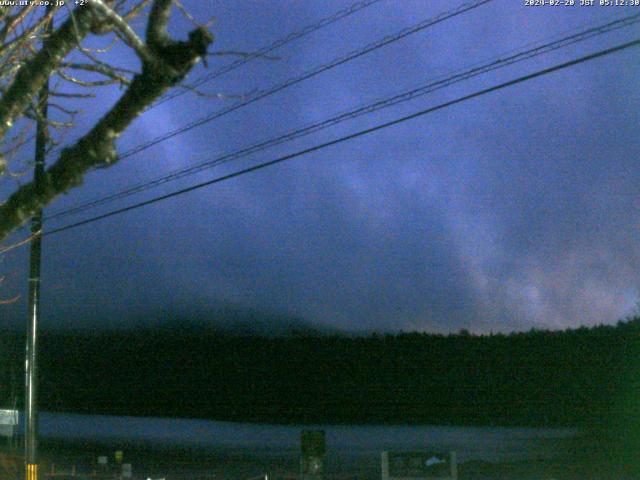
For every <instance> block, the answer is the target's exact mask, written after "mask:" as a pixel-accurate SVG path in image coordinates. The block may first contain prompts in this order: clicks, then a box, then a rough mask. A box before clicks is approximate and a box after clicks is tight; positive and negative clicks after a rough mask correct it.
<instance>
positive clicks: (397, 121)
mask: <svg viewBox="0 0 640 480" xmlns="http://www.w3.org/2000/svg"><path fill="white" fill-rule="evenodd" d="M638 45H640V39H636V40H633V41H631V42H627V43H624V44H621V45H617V46H615V47H612V48H608V49H605V50H600V51H598V52H595V53H592V54H589V55H586V56H583V57H580V58H577V59H575V60H571V61H568V62H564V63H561V64H558V65H554V66H552V67H548V68H545V69H543V70H539V71H537V72H534V73H531V74H528V75H524V76H521V77H518V78H516V79H514V80H510V81H508V82H504V83H500V84H498V85H495V86H493V87H489V88H485V89H483V90H479V91H477V92H474V93H471V94H469V95H465V96H462V97H458V98H456V99H454V100H450V101H448V102H444V103H441V104H439V105H436V106H434V107H430V108H427V109H425V110H421V111H419V112H416V113H412V114H410V115H406V116H403V117H400V118H398V119H395V120H391V121H389V122H385V123H382V124H379V125H376V126H375V127H371V128H367V129H364V130H360V131H358V132H355V133H352V134H349V135H345V136H343V137H340V138H337V139H334V140H331V141H328V142H325V143H321V144H319V145H315V146H313V147H310V148H306V149H303V150H299V151H297V152H294V153H291V154H288V155H284V156H282V157H278V158H276V159H274V160H270V161H268V162H264V163H260V164H257V165H254V166H251V167H248V168H245V169H242V170H239V171H237V172H233V173H230V174H227V175H223V176H220V177H217V178H214V179H212V180H208V181H206V182H202V183H198V184H196V185H192V186H190V187H187V188H183V189H180V190H177V191H174V192H171V193H168V194H165V195H160V196H158V197H155V198H152V199H150V200H146V201H144V202H139V203H136V204H133V205H129V206H127V207H124V208H119V209H117V210H112V211H111V212H108V213H105V214H102V215H98V216H95V217H92V218H89V219H86V220H82V221H80V222H75V223H72V224H69V225H65V226H62V227H59V228H56V229H54V230H50V231H48V232H45V233H43V236H48V235H53V234H56V233H60V232H63V231H66V230H70V229H72V228H76V227H79V226H82V225H87V224H89V223H93V222H96V221H98V220H102V219H105V218H108V217H112V216H114V215H118V214H121V213H125V212H128V211H131V210H135V209H138V208H141V207H143V206H146V205H151V204H153V203H157V202H160V201H163V200H167V199H169V198H172V197H176V196H178V195H182V194H185V193H188V192H191V191H194V190H198V189H200V188H204V187H207V186H209V185H214V184H216V183H221V182H223V181H226V180H230V179H232V178H236V177H239V176H241V175H245V174H248V173H251V172H255V171H258V170H262V169H264V168H267V167H271V166H273V165H276V164H279V163H282V162H285V161H287V160H291V159H294V158H297V157H300V156H303V155H306V154H308V153H312V152H316V151H318V150H322V149H324V148H327V147H330V146H333V145H337V144H340V143H343V142H346V141H349V140H353V139H355V138H358V137H362V136H365V135H368V134H370V133H373V132H377V131H378V130H382V129H385V128H388V127H392V126H394V125H398V124H401V123H404V122H407V121H409V120H413V119H415V118H419V117H422V116H424V115H427V114H429V113H433V112H436V111H438V110H442V109H445V108H448V107H451V106H453V105H457V104H460V103H462V102H465V101H468V100H471V99H473V98H477V97H480V96H483V95H486V94H488V93H492V92H495V91H498V90H502V89H504V88H507V87H510V86H513V85H517V84H519V83H523V82H526V81H529V80H533V79H535V78H538V77H542V76H544V75H548V74H550V73H553V72H556V71H559V70H563V69H566V68H569V67H573V66H575V65H578V64H581V63H585V62H588V61H590V60H594V59H596V58H600V57H604V56H607V55H611V54H613V53H616V52H620V51H623V50H626V49H628V48H631V47H636V46H638Z"/></svg>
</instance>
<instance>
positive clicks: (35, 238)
mask: <svg viewBox="0 0 640 480" xmlns="http://www.w3.org/2000/svg"><path fill="white" fill-rule="evenodd" d="M51 3H53V2H51ZM52 8H53V7H52V6H51V5H49V6H47V9H46V13H45V15H48V14H49V13H50V12H51V10H52ZM52 32H53V17H52V19H51V20H50V21H49V25H48V27H47V28H46V29H45V37H44V39H43V41H42V43H43V47H42V48H46V44H47V42H48V38H47V37H48V36H49V35H50V34H51V33H52ZM48 103H49V79H47V80H46V82H45V83H44V85H43V86H42V88H41V89H40V92H39V94H38V103H37V106H36V112H37V119H36V149H35V166H34V170H33V178H34V183H35V188H36V190H38V191H40V190H41V189H42V187H43V184H42V183H43V180H44V172H45V170H44V159H45V154H46V150H47V137H48V134H47V114H48ZM41 233H42V209H41V208H40V209H38V210H37V211H36V212H35V213H34V214H33V217H32V219H31V236H32V238H31V250H30V252H29V324H28V328H27V352H26V353H27V358H26V372H25V377H26V379H25V380H26V385H25V387H26V393H25V464H26V474H27V480H38V342H37V340H38V336H37V333H38V317H39V315H40V260H41V254H42V235H41Z"/></svg>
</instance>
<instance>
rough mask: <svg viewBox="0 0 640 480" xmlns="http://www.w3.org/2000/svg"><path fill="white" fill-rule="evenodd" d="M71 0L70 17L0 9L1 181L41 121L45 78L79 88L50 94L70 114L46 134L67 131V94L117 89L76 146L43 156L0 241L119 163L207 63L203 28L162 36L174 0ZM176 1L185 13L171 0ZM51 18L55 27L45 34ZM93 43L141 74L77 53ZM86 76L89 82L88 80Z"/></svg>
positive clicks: (3, 223) (8, 212)
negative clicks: (174, 93)
mask: <svg viewBox="0 0 640 480" xmlns="http://www.w3.org/2000/svg"><path fill="white" fill-rule="evenodd" d="M50 1H52V2H55V0H50ZM59 3H62V2H59ZM76 3H80V5H78V6H77V7H76V8H74V9H73V10H67V9H66V7H64V6H62V5H60V4H56V5H55V6H53V7H52V8H50V9H48V10H46V12H47V13H46V14H45V9H44V8H43V7H42V6H40V5H39V4H37V3H32V4H30V5H27V6H20V5H19V4H18V5H15V6H2V5H0V94H1V95H2V96H1V98H0V146H2V157H0V175H2V176H3V177H5V178H8V177H11V176H12V175H15V174H16V171H15V170H16V166H17V165H18V164H19V162H18V160H17V158H16V152H19V151H20V150H21V147H22V146H23V145H24V144H25V142H26V141H27V140H28V138H29V125H30V124H33V121H34V120H37V119H38V116H39V113H38V112H39V111H40V110H39V109H38V108H37V105H36V102H37V101H38V93H39V92H40V91H41V89H42V87H43V86H44V85H45V83H46V82H47V81H48V79H50V78H58V79H59V80H60V82H61V84H62V85H65V84H66V85H68V84H73V85H74V86H77V88H74V89H71V91H70V92H66V93H65V92H63V91H61V89H60V88H58V87H54V88H53V89H52V91H51V106H52V107H53V108H56V109H57V110H58V112H59V113H60V114H61V115H62V116H63V117H65V116H66V117H68V118H67V120H59V119H56V120H47V125H48V127H49V129H50V130H52V131H55V130H57V131H61V130H64V129H66V128H69V127H70V126H71V125H72V124H73V122H72V120H73V115H74V113H75V112H74V111H73V110H72V109H70V108H67V107H66V106H65V105H66V103H67V100H68V99H69V98H70V97H76V98H80V97H84V96H89V95H93V93H85V92H83V91H80V90H79V88H80V87H83V88H89V89H95V88H97V87H100V86H103V85H112V84H118V85H120V86H121V87H122V88H124V91H123V93H122V94H121V95H120V98H119V99H118V100H117V101H116V103H115V104H114V105H113V106H112V107H111V108H110V109H109V110H108V111H107V112H106V113H105V114H104V115H103V116H102V117H101V118H100V119H99V120H97V121H96V122H95V124H93V126H92V127H91V128H90V129H89V131H88V132H86V133H84V134H83V136H82V137H81V138H80V139H79V140H78V141H76V142H75V143H73V144H72V145H70V146H68V147H65V148H63V149H61V150H60V149H53V152H54V153H55V152H57V153H55V155H53V158H51V156H50V160H49V163H50V165H51V166H50V167H49V168H48V169H47V170H46V172H45V175H44V178H43V179H42V181H41V184H40V185H39V187H37V186H36V185H35V183H34V182H33V181H31V182H28V183H25V184H24V185H21V186H20V187H19V188H17V189H15V190H14V191H13V193H11V194H10V195H9V197H8V198H7V199H6V201H4V202H3V203H2V204H1V205H0V242H1V241H3V240H4V239H6V238H7V236H8V235H9V234H10V233H11V232H13V231H14V230H15V229H16V228H18V227H19V226H20V225H22V224H23V223H25V222H26V221H27V220H28V219H29V218H31V216H32V215H33V214H34V212H36V211H37V210H38V209H40V208H42V207H44V206H45V205H47V204H48V203H50V202H51V201H52V200H53V199H54V198H55V197H56V196H58V195H60V194H61V193H64V192H66V191H68V190H69V189H71V188H73V187H75V186H78V185H80V184H81V183H82V178H83V175H84V174H85V173H86V172H87V171H89V170H91V169H94V168H96V167H101V166H108V165H111V164H113V163H114V162H116V161H117V160H118V155H117V152H116V146H115V141H116V139H117V138H118V137H119V136H120V135H121V134H122V133H123V132H124V131H125V130H126V129H127V127H129V125H130V124H131V122H132V121H133V120H134V119H135V118H136V117H138V116H139V115H140V114H141V113H142V112H144V110H145V109H147V108H148V107H149V106H150V105H151V104H152V103H153V102H154V101H155V100H156V99H157V98H158V97H159V96H161V95H162V94H163V93H165V92H166V91H167V90H168V89H170V88H173V87H175V86H177V85H178V84H180V82H182V81H183V80H184V78H185V77H186V75H187V74H188V73H189V72H190V71H191V69H192V68H193V67H194V66H195V65H196V64H197V63H198V62H199V61H200V60H202V59H204V58H205V55H206V54H207V49H208V47H209V45H210V44H211V43H212V41H213V37H212V35H211V33H210V32H209V31H208V30H207V28H206V27H204V26H196V28H194V29H193V30H191V31H190V32H188V34H187V39H186V40H176V39H173V38H171V37H170V36H169V34H168V33H167V25H168V22H169V16H170V13H171V8H172V5H173V3H174V0H152V1H149V0H141V1H140V0H139V1H138V2H137V3H133V4H131V3H130V2H128V1H127V0H83V1H81V2H76ZM3 4H4V2H3ZM176 4H177V5H178V6H179V7H180V8H181V9H183V7H182V6H181V5H180V4H179V3H177V0H176ZM143 17H144V18H145V24H146V28H145V34H144V36H143V37H142V36H141V35H140V34H139V33H138V32H137V31H136V28H134V25H133V23H134V22H133V21H132V20H133V19H134V18H138V19H139V18H143ZM52 19H55V24H56V26H55V28H48V29H47V25H48V24H49V22H51V21H52ZM90 36H111V37H112V39H113V41H118V42H123V43H124V44H125V45H126V46H127V48H128V49H130V51H131V52H133V53H134V54H135V55H136V56H137V58H138V59H139V61H140V68H139V71H132V70H129V69H127V68H124V67H123V66H118V65H114V64H113V63H112V62H105V61H104V60H102V59H101V58H100V53H101V52H99V51H96V50H91V49H89V48H87V47H86V46H83V44H84V42H86V40H87V39H88V37H90ZM143 38H144V39H143ZM78 59H80V60H78ZM87 74H90V75H93V77H92V78H91V79H87ZM63 89H64V88H63ZM67 90H69V89H67ZM89 92H92V90H89ZM49 138H50V140H51V142H52V144H53V143H55V141H56V140H55V139H56V135H54V134H53V133H51V134H50V135H49ZM0 178H1V177H0Z"/></svg>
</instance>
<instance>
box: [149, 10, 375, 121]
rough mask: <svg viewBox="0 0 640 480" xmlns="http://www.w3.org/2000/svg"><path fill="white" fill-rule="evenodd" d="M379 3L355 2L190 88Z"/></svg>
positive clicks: (155, 104)
mask: <svg viewBox="0 0 640 480" xmlns="http://www.w3.org/2000/svg"><path fill="white" fill-rule="evenodd" d="M378 2H380V0H366V1H361V2H356V3H354V4H353V5H351V6H350V7H347V8H345V9H342V10H339V11H337V12H335V13H334V14H333V15H330V16H328V17H325V18H323V19H321V20H319V21H318V22H316V23H313V24H311V25H307V26H306V27H304V28H302V29H300V30H298V31H297V32H293V33H290V34H289V35H287V36H286V37H282V38H280V39H278V40H276V41H274V42H273V43H270V44H269V45H266V46H264V47H262V48H259V49H258V50H256V51H255V52H253V53H250V54H249V55H248V56H246V57H244V58H240V59H238V60H235V61H234V62H231V63H230V64H229V65H225V66H224V67H221V68H219V69H218V70H215V71H213V72H211V73H209V74H207V75H204V76H202V77H201V78H199V79H198V80H196V81H195V82H193V83H192V84H191V85H190V86H191V87H193V88H195V87H199V86H200V85H203V84H205V83H208V82H210V81H212V80H214V79H216V78H218V77H220V76H222V75H224V74H225V73H228V72H231V71H232V70H235V69H236V68H239V67H241V66H243V65H245V64H247V63H249V62H251V61H252V60H255V59H256V58H260V57H264V56H265V55H268V54H269V53H271V52H273V51H274V50H276V49H278V48H280V47H282V46H284V45H286V44H288V43H291V42H293V41H295V40H299V39H300V38H303V37H306V36H307V35H310V34H311V33H313V32H316V31H318V30H320V29H322V28H324V27H327V26H329V25H331V24H333V23H335V22H337V21H339V20H342V19H343V18H345V17H348V16H350V15H353V14H354V13H356V12H359V11H360V10H363V9H365V8H367V7H369V6H371V5H373V4H374V3H378ZM188 91H189V90H178V91H174V92H173V93H171V94H167V95H165V96H163V97H162V98H161V99H159V100H158V101H157V102H156V103H154V104H153V105H152V106H151V107H149V108H148V109H147V110H151V109H152V108H154V107H156V106H158V105H160V104H161V103H164V102H166V101H169V100H171V99H173V98H176V97H179V96H181V95H184V94H185V93H187V92H188Z"/></svg>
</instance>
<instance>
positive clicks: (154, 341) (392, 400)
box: [1, 317, 640, 428]
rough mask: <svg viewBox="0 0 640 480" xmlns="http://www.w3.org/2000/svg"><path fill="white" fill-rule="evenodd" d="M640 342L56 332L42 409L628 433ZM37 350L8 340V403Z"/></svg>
mask: <svg viewBox="0 0 640 480" xmlns="http://www.w3.org/2000/svg"><path fill="white" fill-rule="evenodd" d="M639 339H640V317H636V318H632V319H628V320H627V321H623V322H619V323H618V324H617V325H610V326H605V325H600V326H595V327H591V328H586V327H581V328H578V329H569V330H565V331H540V330H531V331H529V332H518V333H511V334H491V335H472V334H469V333H468V332H466V331H461V332H459V333H457V334H449V335H440V334H429V333H399V334H370V335H367V336H348V335H341V334H320V333H315V332H312V331H302V332H297V333H296V332H292V333H290V334H288V335H282V336H275V337H267V336H262V335H250V334H246V333H244V334H241V335H240V334H231V333H228V332H227V333H224V332H220V331H212V330H207V329H204V328H199V327H197V326H193V327H192V328H182V327H181V328H175V326H174V327H171V326H167V327H166V328H160V329H151V328H149V329H144V328H142V329H141V328H138V329H135V330H126V331H125V330H122V331H105V332H102V333H97V334H92V333H82V332H52V331H49V332H43V334H42V336H41V341H40V385H41V389H40V401H41V405H42V408H43V409H45V410H49V411H66V412H82V413H100V414H126V415H154V416H182V417H201V418H210V419H220V420H240V421H255V422H269V423H326V422H329V423H343V422H344V423H406V424H425V423H428V424H458V425H523V426H580V425H597V424H606V425H613V424H616V425H620V426H622V428H628V427H629V419H633V418H638V417H639V415H638V413H640V409H639V408H638V404H640V400H638V398H640V395H639V394H640V341H639ZM23 345H24V344H23V338H22V335H20V334H18V333H15V332H10V331H5V332H4V334H3V335H2V345H1V346H4V348H3V349H2V351H3V354H4V356H5V358H4V361H3V365H4V370H5V375H4V378H5V381H3V382H2V386H3V387H4V393H3V395H4V397H2V398H3V399H4V400H5V403H6V400H7V398H8V396H7V392H8V388H7V385H9V384H10V383H11V382H10V381H9V380H8V379H9V376H10V375H9V370H13V372H14V376H15V372H16V371H18V372H20V375H21V374H22V372H21V371H20V368H21V366H22V365H23V362H24V360H23V355H24V351H23ZM19 378H22V377H19ZM14 383H15V382H14ZM18 383H20V382H18Z"/></svg>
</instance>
